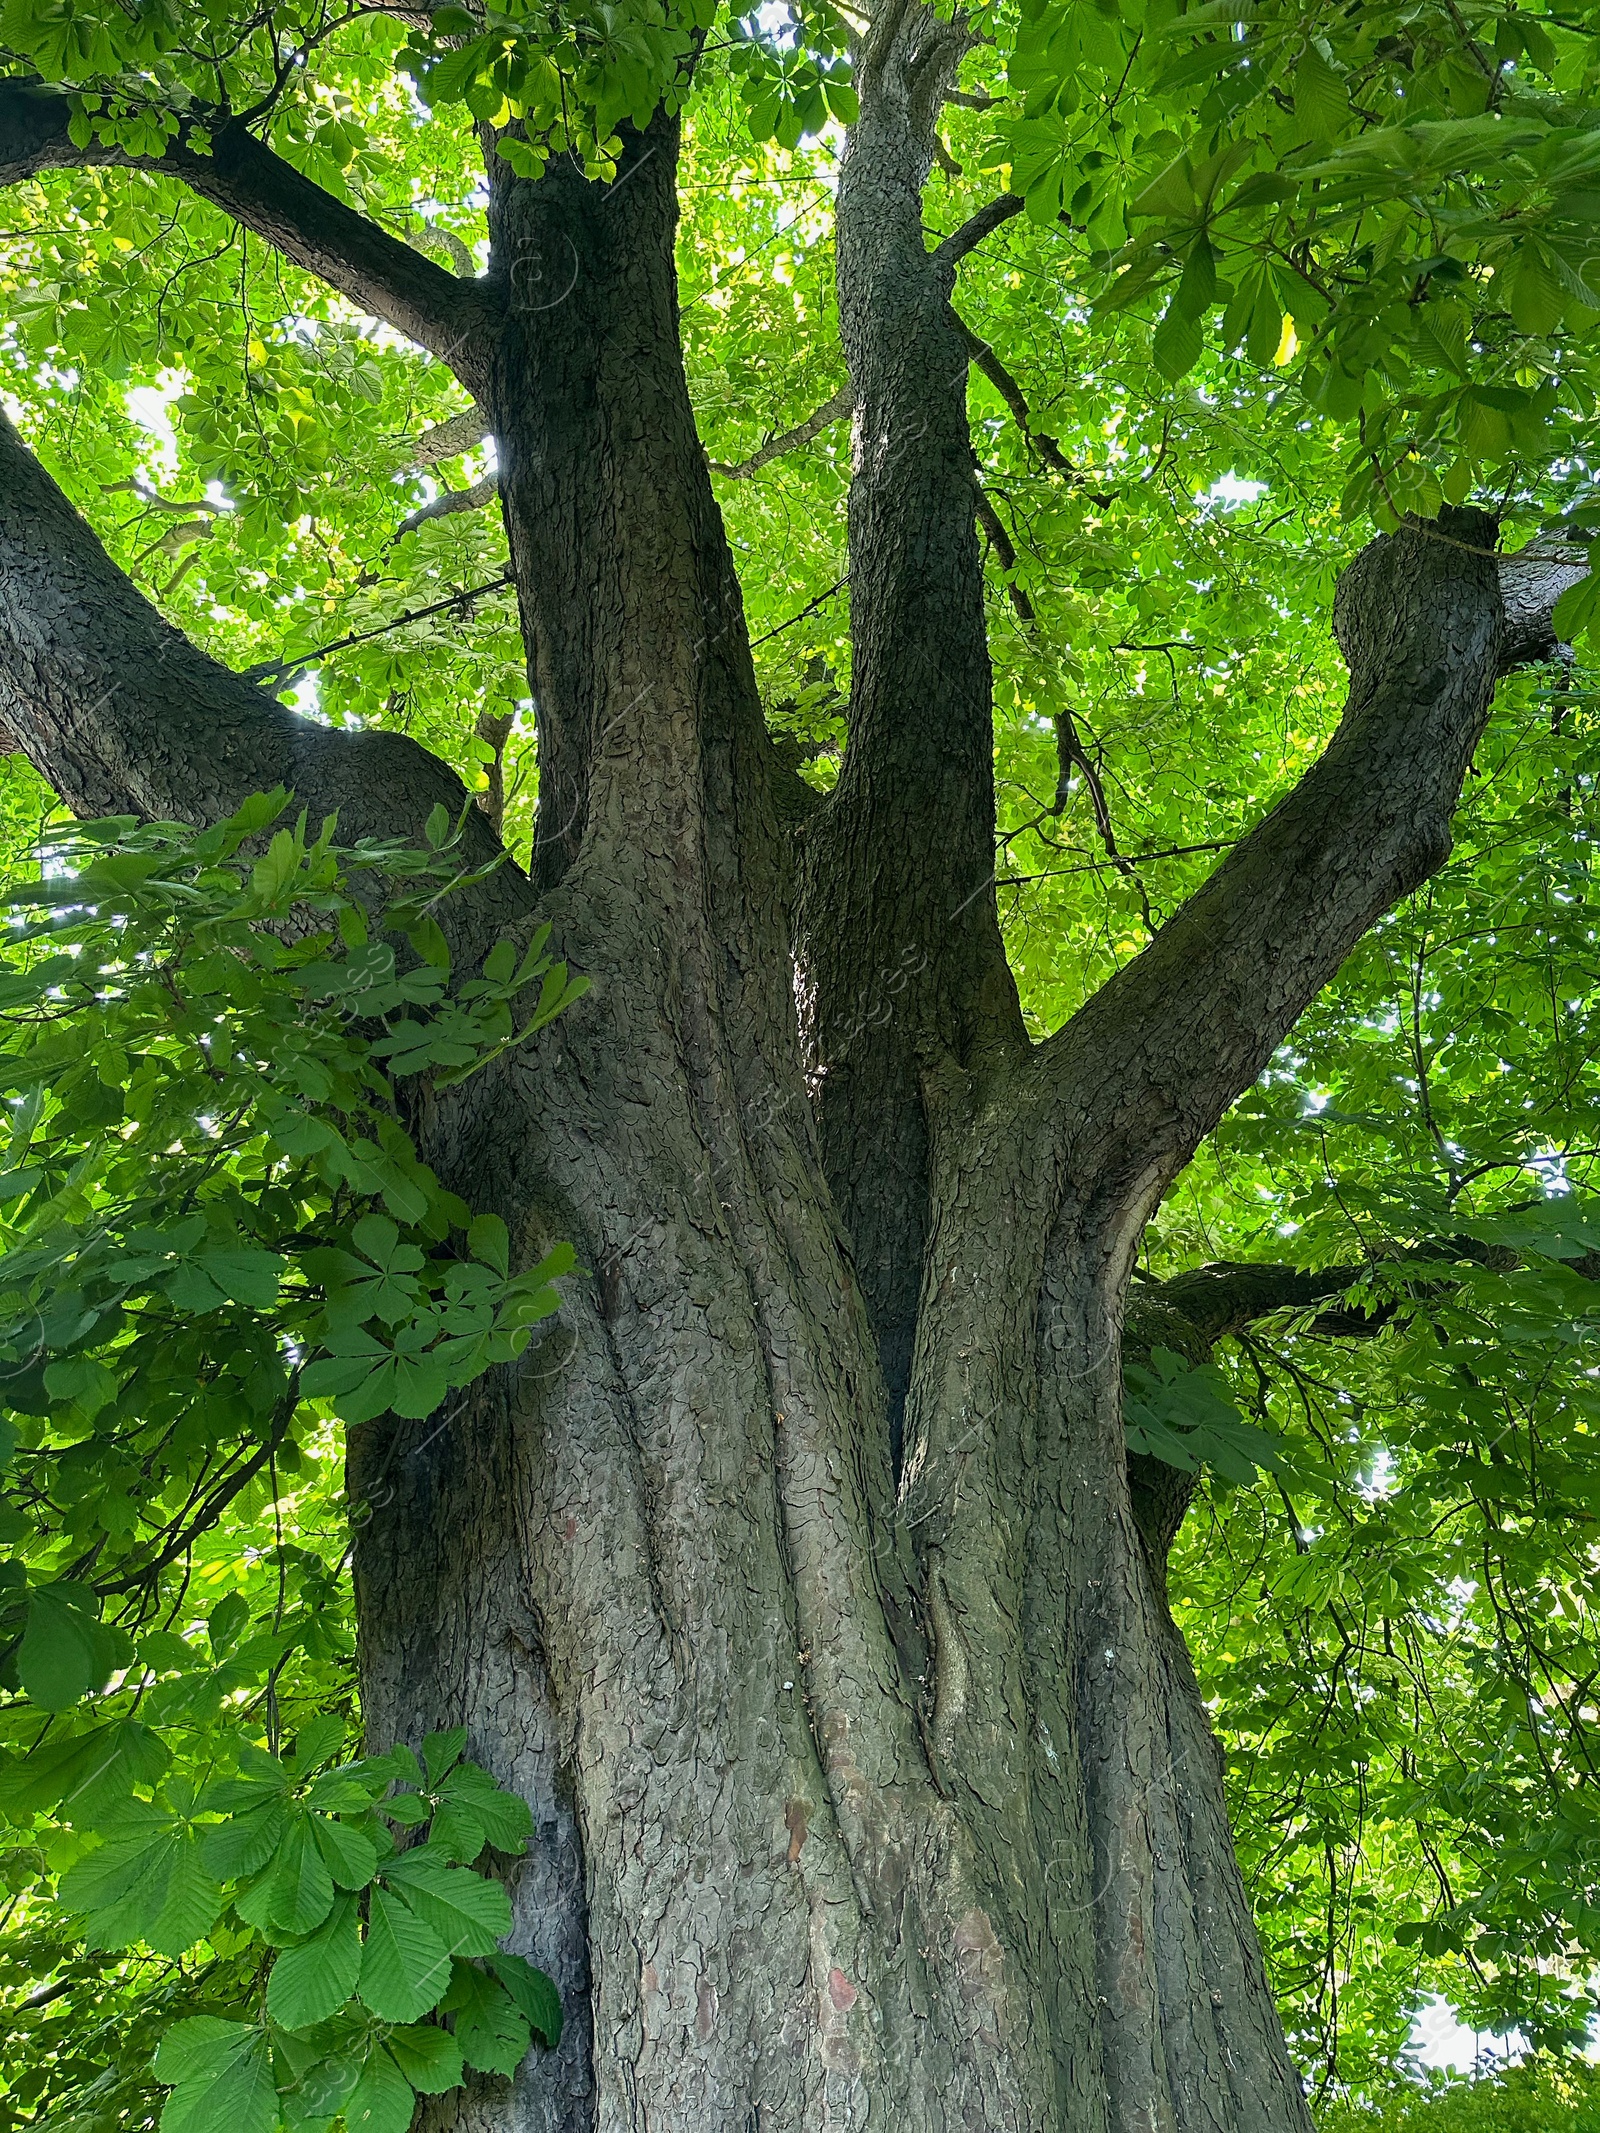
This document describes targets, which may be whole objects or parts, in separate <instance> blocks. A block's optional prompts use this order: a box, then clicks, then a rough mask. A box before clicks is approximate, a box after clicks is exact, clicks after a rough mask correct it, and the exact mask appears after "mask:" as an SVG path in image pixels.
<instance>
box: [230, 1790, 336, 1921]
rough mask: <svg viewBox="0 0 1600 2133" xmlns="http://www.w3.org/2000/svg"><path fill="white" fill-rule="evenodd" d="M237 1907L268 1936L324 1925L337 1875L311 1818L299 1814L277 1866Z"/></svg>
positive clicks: (282, 1845)
mask: <svg viewBox="0 0 1600 2133" xmlns="http://www.w3.org/2000/svg"><path fill="white" fill-rule="evenodd" d="M235 1908H236V1909H237V1911H238V1913H239V1916H240V1917H241V1918H243V1919H246V1920H248V1922H249V1923H250V1924H251V1925H253V1926H256V1927H258V1928H260V1930H261V1931H263V1932H266V1933H277V1934H290V1935H292V1936H295V1937H298V1936H299V1935H300V1934H302V1933H310V1932H312V1931H314V1930H315V1928H316V1927H318V1926H320V1925H321V1923H322V1921H323V1920H324V1919H325V1918H326V1917H327V1915H328V1913H329V1912H330V1911H331V1910H332V1909H333V1876H332V1875H331V1874H330V1873H329V1871H328V1866H327V1862H326V1861H325V1860H324V1858H323V1856H322V1852H321V1850H320V1848H319V1847H318V1845H317V1842H316V1839H315V1837H314V1836H313V1834H312V1830H311V1822H310V1817H309V1816H308V1815H305V1814H304V1813H296V1814H295V1815H294V1817H293V1819H292V1820H291V1822H290V1824H289V1827H288V1829H287V1830H286V1831H285V1832H284V1834H283V1836H282V1837H281V1838H280V1839H279V1842H278V1847H277V1850H276V1852H275V1853H274V1855H273V1859H272V1862H271V1864H270V1865H269V1866H268V1867H267V1868H266V1870H265V1872H264V1873H263V1874H262V1876H261V1878H260V1880H259V1881H258V1882H257V1883H256V1885H255V1887H254V1888H252V1889H251V1890H249V1891H248V1892H247V1893H246V1894H244V1895H242V1896H240V1897H238V1898H237V1899H236V1902H235Z"/></svg>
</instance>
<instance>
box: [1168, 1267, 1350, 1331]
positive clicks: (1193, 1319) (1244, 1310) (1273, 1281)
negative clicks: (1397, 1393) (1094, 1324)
mask: <svg viewBox="0 0 1600 2133" xmlns="http://www.w3.org/2000/svg"><path fill="white" fill-rule="evenodd" d="M1370 1271H1371V1269H1370V1268H1368V1267H1365V1266H1330V1267H1319V1268H1317V1269H1315V1270H1308V1269H1307V1268H1305V1267H1298V1266H1257V1265H1252V1264H1250V1263H1249V1262H1247V1261H1244V1262H1241V1261H1231V1260H1219V1261H1216V1262H1215V1263H1213V1264H1212V1265H1210V1266H1202V1267H1195V1268H1193V1269H1192V1270H1191V1271H1190V1272H1188V1273H1185V1274H1177V1275H1174V1276H1173V1278H1172V1279H1171V1280H1170V1281H1161V1282H1152V1283H1149V1284H1145V1283H1141V1284H1140V1285H1139V1287H1138V1289H1137V1290H1136V1291H1135V1292H1134V1294H1133V1295H1132V1296H1130V1298H1129V1309H1130V1311H1132V1310H1133V1309H1134V1308H1135V1307H1137V1308H1138V1309H1139V1310H1141V1311H1142V1310H1143V1309H1144V1307H1145V1306H1146V1305H1147V1304H1148V1303H1152V1302H1154V1303H1157V1304H1161V1305H1164V1306H1165V1307H1166V1308H1167V1309H1169V1310H1173V1311H1180V1312H1182V1314H1183V1316H1184V1317H1185V1318H1186V1319H1187V1320H1188V1321H1189V1323H1190V1324H1191V1325H1192V1326H1193V1327H1194V1328H1195V1330H1196V1332H1197V1333H1198V1334H1199V1335H1200V1337H1201V1339H1202V1340H1203V1341H1204V1342H1205V1343H1206V1344H1207V1346H1208V1347H1209V1346H1210V1345H1211V1344H1213V1343H1214V1342H1216V1341H1219V1340H1222V1339H1224V1338H1225V1337H1226V1336H1227V1335H1228V1334H1230V1333H1238V1332H1240V1331H1242V1329H1243V1328H1244V1327H1246V1326H1249V1325H1253V1324H1254V1323H1255V1321H1256V1320H1257V1319H1260V1318H1270V1317H1271V1316H1272V1314H1273V1313H1274V1312H1276V1311H1305V1310H1310V1309H1311V1308H1312V1307H1313V1306H1315V1305H1317V1304H1321V1303H1326V1302H1327V1300H1328V1299H1329V1298H1330V1297H1333V1296H1342V1295H1344V1293H1345V1291H1346V1290H1347V1289H1350V1288H1353V1287H1354V1285H1355V1284H1356V1282H1358V1281H1360V1280H1361V1279H1362V1278H1363V1276H1365V1275H1366V1274H1367V1273H1369V1272H1370ZM1391 1315H1392V1311H1391V1312H1385V1313H1384V1314H1381V1318H1380V1314H1378V1313H1376V1312H1372V1313H1361V1312H1354V1311H1348V1312H1338V1313H1327V1312H1324V1313H1320V1314H1319V1316H1318V1318H1317V1320H1316V1321H1315V1322H1314V1323H1315V1326H1316V1330H1318V1331H1320V1332H1333V1331H1338V1332H1340V1333H1345V1334H1352V1333H1353V1334H1356V1335H1358V1336H1359V1335H1368V1334H1372V1333H1375V1332H1377V1331H1379V1330H1380V1325H1381V1322H1383V1321H1386V1319H1387V1318H1388V1317H1389V1316H1391Z"/></svg>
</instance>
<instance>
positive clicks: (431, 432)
mask: <svg viewBox="0 0 1600 2133" xmlns="http://www.w3.org/2000/svg"><path fill="white" fill-rule="evenodd" d="M492 428H493V425H492V424H491V422H490V420H489V418H488V416H487V415H486V414H485V413H484V411H483V409H482V408H481V407H469V408H467V409H466V410H465V411H464V412H463V413H462V414H459V415H451V416H450V417H449V418H448V420H446V421H444V422H436V423H434V425H433V427H432V428H431V429H426V430H424V431H423V433H422V435H421V436H420V437H416V438H413V439H412V441H411V443H410V444H409V445H408V446H407V448H406V462H405V463H406V465H407V466H408V467H436V466H437V465H438V464H439V462H440V461H441V460H442V459H457V458H459V457H460V455H461V454H462V453H463V452H470V451H471V450H472V449H473V447H474V446H475V445H479V444H482V442H483V440H484V439H485V438H486V437H487V436H488V435H489V434H490V431H491V429H492Z"/></svg>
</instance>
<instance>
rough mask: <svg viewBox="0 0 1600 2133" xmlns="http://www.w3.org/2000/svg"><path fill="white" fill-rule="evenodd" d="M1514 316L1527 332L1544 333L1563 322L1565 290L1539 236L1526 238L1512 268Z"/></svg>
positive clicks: (1512, 311) (1565, 302)
mask: <svg viewBox="0 0 1600 2133" xmlns="http://www.w3.org/2000/svg"><path fill="white" fill-rule="evenodd" d="M1510 302H1511V316H1512V318H1513V319H1514V320H1515V321H1516V323H1517V324H1518V325H1519V326H1520V327H1521V328H1522V331H1523V332H1524V333H1533V334H1539V335H1541V336H1542V335H1545V334H1548V333H1551V332H1553V331H1554V329H1555V328H1556V327H1557V326H1558V325H1559V324H1560V323H1561V315H1562V313H1563V312H1564V311H1565V310H1566V308H1567V296H1566V291H1565V289H1564V288H1563V287H1562V285H1561V276H1560V274H1559V273H1558V271H1557V269H1556V265H1555V262H1554V260H1553V259H1552V258H1551V256H1550V254H1549V252H1547V251H1546V249H1545V247H1544V246H1543V245H1542V244H1540V242H1539V240H1538V239H1537V238H1536V237H1528V238H1525V239H1524V240H1523V243H1522V246H1521V248H1520V250H1519V251H1518V253H1517V257H1516V264H1515V265H1514V266H1513V268H1512V269H1511V295H1510Z"/></svg>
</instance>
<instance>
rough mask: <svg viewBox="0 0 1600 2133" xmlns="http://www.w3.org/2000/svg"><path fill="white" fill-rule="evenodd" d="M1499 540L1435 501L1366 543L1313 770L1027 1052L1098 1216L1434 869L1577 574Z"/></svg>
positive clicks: (1155, 1185) (1279, 1036) (1211, 1105)
mask: <svg viewBox="0 0 1600 2133" xmlns="http://www.w3.org/2000/svg"><path fill="white" fill-rule="evenodd" d="M1495 535H1496V524H1495V521H1494V519H1493V518H1491V517H1490V516H1489V515H1488V514H1487V513H1485V512H1481V511H1475V510H1467V509H1448V508H1447V509H1446V511H1445V512H1444V513H1442V514H1441V517H1440V520H1439V522H1438V523H1437V524H1436V525H1423V524H1419V523H1417V522H1416V521H1414V520H1409V519H1408V520H1407V521H1406V522H1405V523H1404V524H1403V525H1402V527H1401V528H1400V530H1399V531H1398V532H1397V533H1395V534H1393V535H1387V536H1384V537H1383V538H1381V539H1379V540H1376V541H1374V542H1373V543H1372V544H1371V545H1370V546H1369V547H1367V548H1366V549H1364V550H1363V552H1362V553H1361V554H1360V555H1359V556H1358V557H1357V558H1356V560H1355V561H1354V562H1353V563H1352V564H1351V565H1350V566H1349V567H1348V569H1347V570H1346V571H1345V572H1344V574H1343V576H1342V578H1341V579H1340V583H1339V589H1338V594H1337V597H1336V600H1335V606H1334V629H1335V633H1336V635H1337V637H1338V639H1339V643H1340V647H1341V649H1342V650H1343V652H1344V655H1345V659H1346V661H1347V663H1348V666H1349V669H1350V692H1349V698H1348V701H1347V704H1346V708H1345V713H1344V716H1343V718H1342V720H1341V721H1340V724H1339V728H1338V730H1337V732H1336V733H1335V734H1334V736H1333V739H1332V740H1331V741H1330V742H1329V744H1328V747H1327V749H1326V751H1325V752H1324V754H1323V755H1322V757H1321V759H1320V760H1319V761H1318V762H1317V763H1316V764H1314V765H1313V767H1312V768H1311V770H1309V771H1308V772H1307V774H1306V775H1305V777H1303V778H1302V779H1301V781H1300V783H1299V785H1297V786H1296V787H1295V789H1294V790H1293V791H1292V792H1291V793H1289V794H1288V796H1287V797H1286V798H1285V799H1283V800H1281V801H1280V802H1279V803H1278V805H1277V806H1276V807H1275V808H1274V809H1273V810H1272V811H1271V813H1270V814H1269V815H1267V816H1266V817H1265V819H1264V820H1263V821H1261V822H1260V823H1258V824H1257V826H1256V827H1255V829H1254V830H1252V831H1251V832H1250V834H1249V835H1248V836H1246V837H1244V838H1243V839H1241V840H1240V842H1239V843H1238V844H1237V845H1236V846H1235V848H1234V850H1233V851H1232V853H1231V854H1230V855H1229V857H1228V858H1227V859H1226V860H1225V861H1224V862H1223V864H1222V865H1221V866H1220V867H1219V868H1218V869H1217V871H1216V872H1215V873H1214V874H1213V875H1212V876H1211V878H1210V880H1209V881H1207V882H1206V884H1205V886H1204V887H1203V888H1201V889H1200V890H1199V891H1198V893H1197V894H1196V895H1194V896H1193V897H1191V898H1190V899H1189V901H1188V902H1187V903H1186V904H1185V905H1184V906H1183V907H1182V909H1181V910H1180V911H1179V912H1178V913H1177V914H1176V915H1175V916H1174V917H1173V918H1172V919H1171V920H1170V921H1169V922H1168V924H1167V925H1165V926H1164V927H1163V928H1162V929H1161V931H1160V932H1159V933H1158V934H1157V935H1156V937H1155V939H1154V940H1153V941H1152V942H1151V943H1150V945H1149V947H1147V948H1146V949H1145V950H1144V952H1143V953H1142V954H1141V955H1139V956H1137V957H1136V958H1135V959H1134V960H1133V961H1132V962H1131V963H1129V964H1128V965H1126V966H1125V967H1124V968H1123V969H1122V970H1121V971H1119V972H1118V974H1117V975H1116V976H1115V977H1114V978H1113V979H1111V981H1110V982H1109V983H1108V984H1107V985H1106V986H1104V987H1103V988H1102V989H1101V991H1100V992H1099V993H1098V994H1097V995H1096V996H1095V997H1094V998H1093V999H1092V1000H1090V1001H1089V1002H1088V1003H1087V1004H1086V1005H1085V1006H1084V1007H1083V1008H1082V1009H1080V1011H1079V1012H1078V1013H1077V1014H1076V1015H1075V1016H1074V1017H1073V1018H1072V1020H1071V1021H1070V1022H1069V1023H1067V1024H1066V1026H1065V1027H1064V1028H1063V1029H1062V1030H1060V1031H1058V1032H1057V1034H1056V1036H1055V1037H1054V1038H1052V1039H1051V1040H1050V1042H1049V1043H1048V1044H1047V1045H1045V1046H1044V1047H1043V1048H1042V1051H1041V1054H1040V1055H1039V1060H1038V1067H1039V1070H1040V1071H1042V1072H1044V1073H1045V1074H1047V1075H1050V1076H1051V1077H1053V1085H1054V1087H1055V1089H1056V1091H1057V1093H1058V1096H1059V1100H1060V1110H1059V1116H1060V1118H1061V1119H1062V1121H1063V1131H1064V1132H1065V1133H1066V1135H1067V1136H1068V1146H1067V1148H1066V1150H1065V1151H1064V1152H1065V1153H1066V1156H1067V1160H1068V1162H1069V1164H1070V1166H1071V1169H1072V1173H1073V1176H1074V1183H1075V1188H1076V1190H1077V1191H1078V1192H1079V1193H1080V1194H1082V1195H1083V1196H1085V1197H1086V1198H1087V1199H1088V1200H1089V1201H1091V1202H1093V1203H1096V1204H1099V1205H1101V1206H1103V1207H1104V1208H1105V1210H1106V1212H1107V1213H1108V1214H1109V1215H1110V1216H1111V1217H1112V1218H1113V1219H1120V1218H1122V1217H1124V1216H1132V1217H1135V1218H1137V1217H1139V1216H1140V1215H1142V1214H1143V1213H1144V1212H1147V1211H1148V1209H1149V1208H1150V1207H1151V1206H1152V1205H1153V1204H1154V1203H1155V1200H1156V1199H1157V1198H1158V1197H1159V1195H1160V1193H1161V1192H1162V1191H1163V1190H1164V1189H1165V1186H1166V1185H1167V1183H1169V1182H1170V1180H1171V1179H1172V1178H1173V1177H1174V1176H1175V1175H1176V1173H1177V1171H1178V1170H1179V1169H1180V1168H1181V1167H1182V1165H1183V1164H1184V1163H1185V1162H1186V1161H1187V1160H1188V1158H1189V1156H1190V1155H1191V1154H1192V1152H1193V1150H1194V1148H1195V1147H1196V1146H1197V1145H1198V1143H1199V1142H1200V1140H1201V1139H1202V1138H1203V1137H1204V1136H1205V1134H1207V1133H1208V1132H1210V1131H1211V1129H1212V1127H1213V1126H1215V1124H1216V1123H1217V1121H1218V1119H1219V1118H1220V1117H1221V1116H1222V1114H1223V1112H1224V1111H1225V1110H1226V1109H1227V1107H1228V1105H1229V1104H1230V1103H1232V1102H1233V1101H1234V1099H1235V1098H1236V1097H1237V1096H1239V1095H1240V1094H1241V1093H1242V1092H1243V1091H1244V1090H1245V1089H1247V1088H1248V1087H1249V1086H1250V1084H1251V1083H1252V1082H1253V1081H1254V1080H1255V1078H1256V1076H1257V1075H1258V1074H1259V1073H1260V1072H1261V1070H1262V1068H1263V1067H1264V1066H1265V1065H1266V1063H1267V1061H1268V1060H1269V1059H1270V1058H1271V1056H1272V1053H1273V1051H1274V1050H1275V1049H1276V1047H1277V1046H1278V1045H1279V1044H1280V1043H1281V1042H1282V1040H1283V1038H1284V1036H1285V1035H1286V1034H1287V1032H1288V1031H1289V1029H1290V1028H1291V1027H1292V1025H1293V1023H1294V1022H1295V1020H1296V1018H1297V1017H1298V1016H1299V1014H1300V1013H1301V1011H1302V1010H1303V1009H1304V1008H1305V1006H1306V1005H1307V1004H1308V1003H1309V1001H1310V1000H1311V999H1312V998H1314V997H1315V995H1316V993H1317V992H1318V991H1320V989H1321V988H1322V986H1324V985H1325V984H1326V983H1327V982H1328V980H1329V979H1330V978H1331V977H1332V976H1333V974H1334V972H1335V971H1336V970H1337V969H1338V967H1339V965H1340V963H1341V962H1342V961H1343V960H1344V958H1345V956H1346V955H1348V953H1349V952H1350V950H1351V949H1352V948H1353V947H1354V946H1355V944H1356V942H1357V941H1358V940H1359V939H1360V938H1361V936H1362V934H1363V933H1365V932H1366V930H1367V928H1368V927H1369V926H1370V925H1372V923H1373V922H1374V920H1376V919H1377V918H1378V917H1379V916H1380V915H1381V914H1382V913H1383V912H1384V911H1386V910H1388V909H1389V908H1390V907H1391V906H1392V905H1393V904H1394V903H1396V902H1397V901H1398V900H1399V899H1400V898H1401V897H1402V896H1405V895H1407V894H1408V893H1409V892H1410V891H1411V890H1413V889H1415V888H1416V887H1418V886H1419V885H1420V883H1422V882H1423V881H1425V880H1426V879H1427V878H1428V877H1429V875H1431V874H1432V873H1434V872H1436V871H1437V869H1438V868H1439V867H1440V866H1441V865H1443V863H1444V861H1445V859H1446V857H1447V856H1448V854H1449V850H1450V819H1451V816H1452V814H1453V812H1454V809H1455V805H1456V801H1457V799H1458V797H1459V794H1460V789H1461V782H1462V779H1463V778H1464V776H1465V774H1466V769H1467V764H1468V762H1469V761H1470V759H1471V756H1472V752H1473V750H1474V748H1475V747H1476V746H1477V743H1478V739H1479V737H1480V735H1481V734H1482V732H1483V729H1484V725H1485V723H1486V721H1487V719H1488V715H1489V705H1490V699H1491V697H1492V695H1493V692H1494V686H1495V683H1496V681H1497V679H1498V678H1499V677H1500V676H1501V675H1503V674H1505V673H1507V672H1509V671H1510V670H1511V669H1512V668H1513V667H1515V666H1517V665H1519V664H1523V663H1525V662H1526V661H1527V660H1529V659H1531V658H1536V657H1539V656H1541V655H1542V653H1543V652H1544V651H1545V650H1546V649H1548V648H1549V647H1550V646H1551V645H1553V637H1552V636H1551V632H1550V627H1549V619H1548V605H1549V602H1550V601H1551V600H1553V598H1554V596H1555V594H1556V593H1557V592H1558V591H1560V590H1562V589H1564V586H1565V585H1566V584H1569V583H1571V581H1572V572H1571V570H1570V569H1567V570H1560V569H1557V568H1555V567H1554V566H1553V565H1552V564H1550V563H1549V562H1548V561H1547V560H1545V559H1543V558H1541V557H1535V556H1528V557H1524V558H1513V559H1510V560H1509V561H1502V560H1501V559H1499V558H1497V557H1496V556H1495V554H1494V552H1493V551H1494V542H1495ZM1502 584H1504V587H1505V591H1504V592H1503V591H1502Z"/></svg>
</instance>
